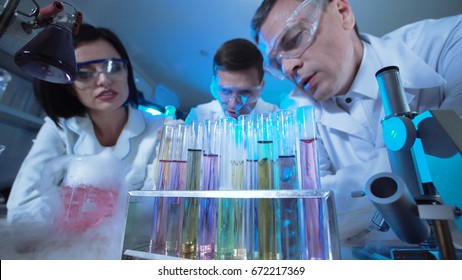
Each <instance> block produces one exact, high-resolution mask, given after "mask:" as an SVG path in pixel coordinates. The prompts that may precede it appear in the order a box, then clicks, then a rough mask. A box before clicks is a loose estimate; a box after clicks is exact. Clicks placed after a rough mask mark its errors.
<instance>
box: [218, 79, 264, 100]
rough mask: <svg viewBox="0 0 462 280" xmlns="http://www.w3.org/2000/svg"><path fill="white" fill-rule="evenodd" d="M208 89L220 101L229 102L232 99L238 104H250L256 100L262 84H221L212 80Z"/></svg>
mask: <svg viewBox="0 0 462 280" xmlns="http://www.w3.org/2000/svg"><path fill="white" fill-rule="evenodd" d="M210 90H211V91H212V94H213V95H214V96H215V97H218V98H219V99H220V102H221V103H224V104H226V103H229V102H230V101H231V100H232V99H234V100H238V101H239V102H238V103H240V104H251V103H254V102H255V101H257V99H258V97H259V93H260V91H261V90H262V86H261V85H258V86H252V87H237V86H221V85H219V84H218V83H217V82H212V84H211V86H210Z"/></svg>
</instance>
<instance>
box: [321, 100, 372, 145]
mask: <svg viewBox="0 0 462 280" xmlns="http://www.w3.org/2000/svg"><path fill="white" fill-rule="evenodd" d="M321 106H322V111H323V113H322V115H321V116H320V118H319V123H320V124H321V125H324V126H328V127H330V128H332V129H335V130H338V131H341V132H344V133H347V134H350V135H354V136H355V137H358V138H361V139H365V140H367V141H373V140H372V139H371V138H370V132H369V131H368V130H367V129H366V128H365V127H364V126H363V125H362V124H361V123H360V122H359V121H357V120H356V119H354V118H353V117H352V116H351V115H349V114H348V113H347V112H345V111H344V110H342V109H341V108H340V107H339V106H337V105H336V103H335V102H334V100H333V99H329V100H326V101H325V102H322V103H321ZM345 124H348V125H345Z"/></svg>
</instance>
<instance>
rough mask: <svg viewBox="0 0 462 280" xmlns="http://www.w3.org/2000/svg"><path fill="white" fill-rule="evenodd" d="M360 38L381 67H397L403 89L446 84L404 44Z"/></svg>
mask: <svg viewBox="0 0 462 280" xmlns="http://www.w3.org/2000/svg"><path fill="white" fill-rule="evenodd" d="M361 38H362V39H363V40H365V41H367V42H370V44H371V45H372V46H373V48H374V51H375V52H376V54H377V57H378V59H379V61H380V63H381V64H382V66H383V67H385V66H391V65H394V66H398V68H399V69H400V70H399V72H400V76H401V80H402V82H403V86H404V87H405V88H431V87H437V86H441V85H444V84H445V83H446V80H445V79H444V78H443V77H442V76H441V75H440V74H438V73H437V72H436V71H435V70H434V69H433V68H431V67H430V66H429V65H428V64H427V63H425V61H423V60H422V59H421V58H420V57H418V56H417V55H416V54H415V53H414V52H413V51H412V50H410V49H409V48H408V47H407V46H406V45H405V44H404V43H402V42H400V41H397V40H393V39H392V38H388V37H383V38H380V39H379V38H376V37H373V36H370V35H367V34H361ZM390 49H392V50H396V49H399V50H400V51H399V52H390V51H389V50H390ZM404 62H405V63H404ZM416 69H419V71H418V74H416ZM377 70H379V69H377Z"/></svg>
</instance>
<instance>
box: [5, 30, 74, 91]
mask: <svg viewBox="0 0 462 280" xmlns="http://www.w3.org/2000/svg"><path fill="white" fill-rule="evenodd" d="M14 60H15V62H16V64H17V65H18V66H19V67H20V68H21V69H22V70H24V71H25V72H27V73H29V74H30V75H32V76H33V77H35V78H37V79H40V80H44V81H47V82H52V83H58V84H69V83H71V82H73V81H74V80H75V79H76V78H77V73H78V72H77V64H76V61H75V54H74V43H73V39H72V34H71V32H70V31H69V30H68V29H66V28H64V27H62V26H60V25H56V24H50V25H48V26H47V27H45V29H44V30H42V31H41V32H40V33H39V34H37V35H36V36H35V37H34V38H33V39H32V40H31V41H29V42H28V43H27V44H26V45H25V46H24V47H22V48H21V49H20V50H18V52H16V54H15V57H14Z"/></svg>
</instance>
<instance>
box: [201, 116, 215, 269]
mask: <svg viewBox="0 0 462 280" xmlns="http://www.w3.org/2000/svg"><path fill="white" fill-rule="evenodd" d="M219 140H220V134H219V130H218V120H206V121H205V122H204V138H203V144H204V154H203V158H202V172H201V190H204V191H208V190H210V191H211V190H217V189H218V184H219V174H220V169H219V167H220V166H219V147H220V146H219V145H220V142H219ZM216 210H217V209H216V199H215V198H201V199H200V200H199V229H198V249H199V259H201V260H213V259H215V234H216V216H215V213H216Z"/></svg>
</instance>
